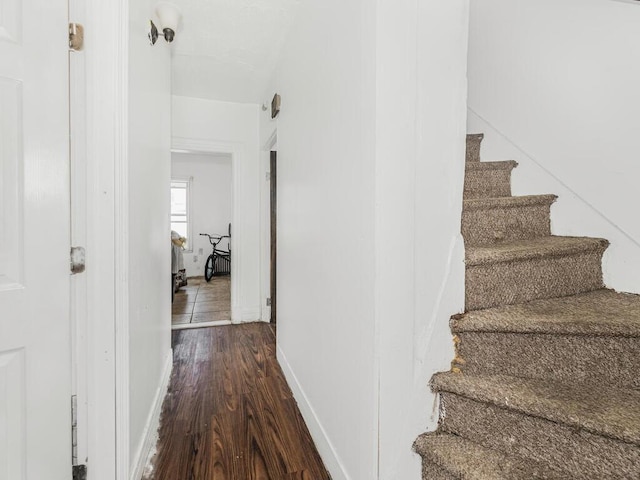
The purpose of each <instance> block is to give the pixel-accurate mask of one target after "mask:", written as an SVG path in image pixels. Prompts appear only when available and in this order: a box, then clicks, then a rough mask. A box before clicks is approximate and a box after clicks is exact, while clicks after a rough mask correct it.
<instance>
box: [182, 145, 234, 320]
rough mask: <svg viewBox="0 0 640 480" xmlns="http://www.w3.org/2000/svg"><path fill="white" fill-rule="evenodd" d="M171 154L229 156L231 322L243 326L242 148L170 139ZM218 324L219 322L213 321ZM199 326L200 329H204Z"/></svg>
mask: <svg viewBox="0 0 640 480" xmlns="http://www.w3.org/2000/svg"><path fill="white" fill-rule="evenodd" d="M171 153H186V154H196V155H198V154H199V155H215V154H220V153H225V154H229V155H231V210H232V211H231V251H232V252H236V254H235V255H234V257H233V258H232V260H231V323H242V311H241V306H240V302H239V298H240V294H239V293H240V285H241V280H242V279H241V278H240V276H241V273H240V272H242V268H241V266H242V255H239V253H240V245H241V244H242V236H243V228H242V209H241V208H240V205H239V201H240V198H241V192H242V187H243V186H242V182H241V175H240V172H239V170H240V163H241V159H242V158H243V157H244V155H243V153H244V145H243V144H242V143H234V142H218V141H211V140H203V139H198V138H184V137H172V138H171ZM214 324H215V325H219V324H220V322H215V323H214ZM205 325H206V324H201V325H200V326H205Z"/></svg>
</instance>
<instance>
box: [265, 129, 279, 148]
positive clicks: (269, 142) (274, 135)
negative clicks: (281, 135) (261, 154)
mask: <svg viewBox="0 0 640 480" xmlns="http://www.w3.org/2000/svg"><path fill="white" fill-rule="evenodd" d="M276 143H278V129H277V128H274V129H273V132H271V135H269V138H268V139H267V141H266V142H264V145H263V146H262V150H265V151H267V152H270V151H271V150H272V149H273V146H274V145H275V144H276Z"/></svg>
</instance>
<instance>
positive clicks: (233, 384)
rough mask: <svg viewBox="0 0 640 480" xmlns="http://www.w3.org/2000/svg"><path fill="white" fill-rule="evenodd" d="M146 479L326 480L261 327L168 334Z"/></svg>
mask: <svg viewBox="0 0 640 480" xmlns="http://www.w3.org/2000/svg"><path fill="white" fill-rule="evenodd" d="M173 349H174V350H173V355H174V360H173V374H172V377H171V383H170V386H169V393H168V395H167V397H166V399H165V401H164V404H163V409H162V416H161V420H160V431H159V436H160V439H159V441H158V448H157V453H156V456H155V457H154V459H153V461H152V463H153V468H152V472H149V473H148V474H147V475H146V476H145V478H146V479H149V480H214V479H215V480H293V479H297V480H326V479H329V478H330V477H329V475H328V474H327V472H326V470H325V468H324V465H323V463H322V460H321V459H320V457H319V455H318V452H317V451H316V448H315V446H314V444H313V441H312V440H311V437H310V435H309V432H308V430H307V427H306V425H305V423H304V420H303V419H302V416H301V415H300V412H299V411H298V407H297V404H296V402H295V401H294V399H293V396H292V394H291V390H290V389H289V387H288V385H287V383H286V381H285V379H284V376H283V374H282V371H281V369H280V366H279V365H278V362H277V360H276V355H275V337H274V334H273V331H272V330H271V328H270V327H269V325H268V324H265V323H254V324H245V325H232V326H222V327H210V328H201V329H194V330H180V331H174V332H173Z"/></svg>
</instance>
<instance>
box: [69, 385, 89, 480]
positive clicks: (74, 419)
mask: <svg viewBox="0 0 640 480" xmlns="http://www.w3.org/2000/svg"><path fill="white" fill-rule="evenodd" d="M71 465H72V468H73V470H72V473H73V480H87V466H86V465H78V396H77V395H71Z"/></svg>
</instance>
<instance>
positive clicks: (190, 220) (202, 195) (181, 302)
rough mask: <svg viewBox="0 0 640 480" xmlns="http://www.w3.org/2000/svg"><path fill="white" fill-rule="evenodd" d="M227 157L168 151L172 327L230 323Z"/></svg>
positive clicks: (230, 207) (230, 210)
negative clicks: (169, 169) (169, 167)
mask: <svg viewBox="0 0 640 480" xmlns="http://www.w3.org/2000/svg"><path fill="white" fill-rule="evenodd" d="M232 165H233V158H232V155H231V154H229V153H206V154H204V153H183V152H174V153H172V156H171V253H172V276H173V277H174V279H175V281H173V280H172V295H173V302H172V320H171V324H172V329H173V330H180V329H185V328H200V327H205V326H213V325H225V324H230V323H231V280H232V279H231V264H232V248H231V242H232V236H231V234H232V230H233V229H232V218H233V168H232Z"/></svg>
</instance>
